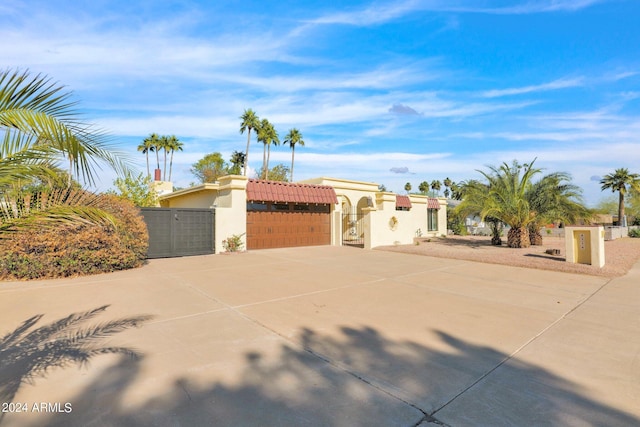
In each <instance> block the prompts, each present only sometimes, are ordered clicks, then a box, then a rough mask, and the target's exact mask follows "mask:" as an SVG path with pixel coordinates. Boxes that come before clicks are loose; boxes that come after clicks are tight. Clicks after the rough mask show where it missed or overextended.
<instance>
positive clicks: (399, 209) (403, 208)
mask: <svg viewBox="0 0 640 427" xmlns="http://www.w3.org/2000/svg"><path fill="white" fill-rule="evenodd" d="M396 210H397V211H408V210H411V209H410V208H408V207H406V206H400V207H398V206H396Z"/></svg>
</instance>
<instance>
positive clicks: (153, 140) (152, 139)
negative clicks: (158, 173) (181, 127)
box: [144, 133, 162, 170]
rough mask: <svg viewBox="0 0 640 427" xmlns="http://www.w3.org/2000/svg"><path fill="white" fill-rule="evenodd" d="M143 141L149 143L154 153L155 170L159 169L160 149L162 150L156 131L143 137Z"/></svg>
mask: <svg viewBox="0 0 640 427" xmlns="http://www.w3.org/2000/svg"><path fill="white" fill-rule="evenodd" d="M144 143H148V144H150V145H151V147H152V150H151V151H153V152H155V153H156V170H160V150H162V140H161V139H160V136H159V135H158V134H157V133H152V134H150V135H149V136H148V137H147V138H145V140H144Z"/></svg>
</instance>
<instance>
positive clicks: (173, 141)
mask: <svg viewBox="0 0 640 427" xmlns="http://www.w3.org/2000/svg"><path fill="white" fill-rule="evenodd" d="M168 147H169V150H170V151H171V160H170V161H169V181H171V171H172V170H173V153H175V152H176V151H182V147H184V144H183V143H182V142H181V141H180V140H178V137H176V136H175V135H171V136H170V137H168Z"/></svg>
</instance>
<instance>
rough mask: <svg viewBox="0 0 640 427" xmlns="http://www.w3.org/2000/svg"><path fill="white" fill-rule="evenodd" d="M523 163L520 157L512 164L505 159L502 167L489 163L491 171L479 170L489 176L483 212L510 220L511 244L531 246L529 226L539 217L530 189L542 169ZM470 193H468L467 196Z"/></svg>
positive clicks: (509, 240) (501, 219) (508, 239)
mask: <svg viewBox="0 0 640 427" xmlns="http://www.w3.org/2000/svg"><path fill="white" fill-rule="evenodd" d="M534 163H535V159H534V161H533V162H531V163H530V164H524V165H521V164H519V163H518V162H517V161H515V160H514V161H513V163H512V164H511V166H510V165H508V164H507V163H503V164H502V165H501V166H500V167H499V168H498V167H495V166H490V167H489V170H490V171H489V172H482V171H479V172H480V173H481V174H482V175H483V176H484V177H485V178H486V180H487V188H488V193H487V194H486V196H482V198H481V199H480V200H481V201H482V210H481V211H480V216H481V217H482V219H483V220H484V219H485V218H487V217H493V218H496V219H497V220H499V221H502V222H504V223H505V224H508V225H509V226H510V227H511V229H510V230H509V233H508V235H507V246H509V247H510V248H527V247H529V246H530V245H531V241H530V239H529V231H528V228H527V226H528V225H529V223H531V222H532V221H533V220H534V219H535V212H534V211H532V210H531V208H530V206H529V202H528V200H527V192H528V191H529V190H530V188H531V186H532V178H533V176H534V175H536V174H538V173H540V172H541V170H540V169H534V167H533V164H534ZM467 197H469V194H468V193H465V199H466V198H467Z"/></svg>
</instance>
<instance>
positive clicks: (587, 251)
mask: <svg viewBox="0 0 640 427" xmlns="http://www.w3.org/2000/svg"><path fill="white" fill-rule="evenodd" d="M564 238H565V248H566V251H565V253H566V254H567V262H573V263H577V264H590V265H595V266H598V267H604V227H602V226H576V227H565V230H564Z"/></svg>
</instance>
